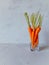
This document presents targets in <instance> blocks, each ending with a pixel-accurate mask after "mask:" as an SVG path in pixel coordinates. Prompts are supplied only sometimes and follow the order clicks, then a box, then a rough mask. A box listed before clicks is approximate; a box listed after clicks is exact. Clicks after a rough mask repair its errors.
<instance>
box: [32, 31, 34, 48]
mask: <svg viewBox="0 0 49 65" xmlns="http://www.w3.org/2000/svg"><path fill="white" fill-rule="evenodd" d="M32 47H34V30H33V31H32Z"/></svg>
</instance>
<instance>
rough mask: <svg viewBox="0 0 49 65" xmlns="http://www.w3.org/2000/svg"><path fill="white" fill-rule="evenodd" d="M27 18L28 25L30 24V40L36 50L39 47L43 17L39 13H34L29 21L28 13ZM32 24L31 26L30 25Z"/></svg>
mask: <svg viewBox="0 0 49 65" xmlns="http://www.w3.org/2000/svg"><path fill="white" fill-rule="evenodd" d="M24 15H25V17H26V20H27V24H28V31H29V35H30V40H31V45H32V48H35V47H37V46H38V42H39V39H38V34H39V32H40V30H41V25H42V16H41V14H39V11H38V12H37V13H33V14H32V15H31V16H30V20H29V16H28V14H27V12H25V14H24ZM30 22H31V25H30Z"/></svg>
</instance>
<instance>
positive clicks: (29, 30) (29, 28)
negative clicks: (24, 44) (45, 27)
mask: <svg viewBox="0 0 49 65" xmlns="http://www.w3.org/2000/svg"><path fill="white" fill-rule="evenodd" d="M28 32H29V35H30V39H32V28H31V27H28Z"/></svg>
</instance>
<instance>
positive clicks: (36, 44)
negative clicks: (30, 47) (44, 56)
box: [35, 36, 39, 47]
mask: <svg viewBox="0 0 49 65" xmlns="http://www.w3.org/2000/svg"><path fill="white" fill-rule="evenodd" d="M38 42H39V40H38V36H37V39H36V41H35V47H37V46H38Z"/></svg>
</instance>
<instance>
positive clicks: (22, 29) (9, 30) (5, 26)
mask: <svg viewBox="0 0 49 65" xmlns="http://www.w3.org/2000/svg"><path fill="white" fill-rule="evenodd" d="M38 10H40V13H41V14H42V15H43V24H42V30H41V32H40V34H39V41H40V43H47V44H48V42H49V0H0V43H16V44H17V43H18V44H19V43H27V44H28V43H29V42H30V38H29V34H28V30H27V27H28V26H27V23H26V20H25V17H24V12H28V14H29V15H30V14H31V13H32V12H37V11H38Z"/></svg>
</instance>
